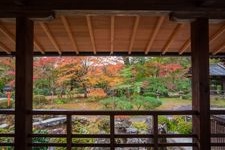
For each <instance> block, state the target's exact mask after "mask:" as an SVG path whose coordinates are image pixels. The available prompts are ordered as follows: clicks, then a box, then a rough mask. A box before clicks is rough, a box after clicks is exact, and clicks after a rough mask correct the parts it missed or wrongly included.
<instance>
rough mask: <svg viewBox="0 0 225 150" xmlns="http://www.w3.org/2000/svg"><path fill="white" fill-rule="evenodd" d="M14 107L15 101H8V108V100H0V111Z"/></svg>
mask: <svg viewBox="0 0 225 150" xmlns="http://www.w3.org/2000/svg"><path fill="white" fill-rule="evenodd" d="M14 107H15V101H14V100H13V99H10V106H8V99H7V98H6V99H2V100H0V109H7V108H14Z"/></svg>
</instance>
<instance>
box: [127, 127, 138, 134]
mask: <svg viewBox="0 0 225 150" xmlns="http://www.w3.org/2000/svg"><path fill="white" fill-rule="evenodd" d="M126 133H128V134H137V133H138V130H137V129H136V128H126Z"/></svg>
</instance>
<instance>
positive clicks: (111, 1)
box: [0, 0, 225, 12]
mask: <svg viewBox="0 0 225 150" xmlns="http://www.w3.org/2000/svg"><path fill="white" fill-rule="evenodd" d="M215 1H216V2H215V3H214V4H213V7H211V5H207V6H202V7H201V6H198V5H197V3H196V0H170V1H165V0H151V1H146V0H132V2H130V3H128V2H127V0H107V1H105V0H98V1H93V0H82V1H80V0H63V1H62V0H47V1H46V0H30V1H29V2H28V3H27V4H24V5H18V4H15V3H14V0H8V1H0V10H9V11H12V10H32V11H34V10H111V11H112V10H124V11H128V10H138V11H140V10H143V11H149V10H151V11H167V12H170V11H189V12H193V11H201V10H203V11H207V10H208V11H209V10H212V8H214V9H217V10H218V9H221V10H222V9H224V6H225V3H224V2H223V1H222V0H215ZM218 1H220V2H219V3H217V2H218ZM32 11H31V12H32Z"/></svg>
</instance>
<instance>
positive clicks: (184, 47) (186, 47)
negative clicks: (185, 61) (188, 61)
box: [179, 38, 191, 55]
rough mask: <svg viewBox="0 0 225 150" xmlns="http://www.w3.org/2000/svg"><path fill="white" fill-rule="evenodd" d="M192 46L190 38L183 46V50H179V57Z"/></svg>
mask: <svg viewBox="0 0 225 150" xmlns="http://www.w3.org/2000/svg"><path fill="white" fill-rule="evenodd" d="M190 45H191V40H190V38H188V39H187V40H186V41H185V42H184V44H183V45H182V47H181V49H180V50H179V55H182V54H183V53H184V52H185V51H186V50H187V49H188V47H189V46H190Z"/></svg>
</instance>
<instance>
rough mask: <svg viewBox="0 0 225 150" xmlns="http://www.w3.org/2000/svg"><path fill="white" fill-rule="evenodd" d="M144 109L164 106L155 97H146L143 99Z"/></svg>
mask: <svg viewBox="0 0 225 150" xmlns="http://www.w3.org/2000/svg"><path fill="white" fill-rule="evenodd" d="M143 99H144V101H143V108H144V109H154V108H156V107H158V106H160V105H162V102H161V101H160V100H158V99H156V98H154V97H150V96H146V97H144V98H143Z"/></svg>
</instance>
